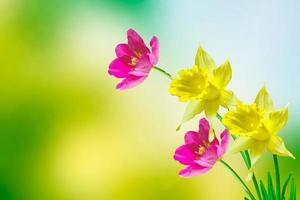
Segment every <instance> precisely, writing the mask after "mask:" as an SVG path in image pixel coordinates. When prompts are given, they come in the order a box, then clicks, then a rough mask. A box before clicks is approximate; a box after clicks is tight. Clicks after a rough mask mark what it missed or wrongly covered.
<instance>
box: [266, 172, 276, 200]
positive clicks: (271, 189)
mask: <svg viewBox="0 0 300 200" xmlns="http://www.w3.org/2000/svg"><path fill="white" fill-rule="evenodd" d="M268 197H269V200H275V199H276V198H275V191H274V187H273V182H272V177H271V174H270V172H268Z"/></svg>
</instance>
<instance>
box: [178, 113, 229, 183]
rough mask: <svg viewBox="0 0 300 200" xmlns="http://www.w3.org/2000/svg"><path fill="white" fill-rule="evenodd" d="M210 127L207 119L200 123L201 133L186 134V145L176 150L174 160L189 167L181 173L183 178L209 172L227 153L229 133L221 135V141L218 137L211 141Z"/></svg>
mask: <svg viewBox="0 0 300 200" xmlns="http://www.w3.org/2000/svg"><path fill="white" fill-rule="evenodd" d="M212 132H214V131H212ZM209 133H210V125H209V123H208V121H207V120H206V119H205V118H202V119H201V120H200V121H199V131H198V132H195V131H189V132H187V133H186V134H185V138H184V139H185V144H184V145H182V146H180V147H179V148H177V149H176V151H175V155H174V159H175V160H177V161H179V162H180V163H181V164H183V165H186V166H187V167H186V168H185V169H183V170H181V171H180V172H179V175H180V176H182V177H186V178H188V177H193V176H199V175H203V174H205V173H206V172H208V171H209V170H210V169H211V168H212V167H213V166H214V164H215V163H216V162H217V161H218V160H219V159H221V157H222V156H223V155H224V153H225V152H226V149H227V146H228V143H229V139H230V138H229V133H228V131H227V130H224V131H223V132H222V133H221V141H220V142H219V141H218V139H217V138H216V136H214V138H213V139H212V141H210V140H209Z"/></svg>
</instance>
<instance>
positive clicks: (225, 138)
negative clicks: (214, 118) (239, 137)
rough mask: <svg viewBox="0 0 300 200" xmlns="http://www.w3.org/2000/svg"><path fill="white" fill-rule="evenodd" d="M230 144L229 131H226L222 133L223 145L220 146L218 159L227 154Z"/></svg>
mask: <svg viewBox="0 0 300 200" xmlns="http://www.w3.org/2000/svg"><path fill="white" fill-rule="evenodd" d="M229 142H230V136H229V132H228V130H224V131H223V132H222V133H221V144H220V145H219V146H218V157H221V156H223V155H224V154H225V152H226V151H227V148H228V144H229Z"/></svg>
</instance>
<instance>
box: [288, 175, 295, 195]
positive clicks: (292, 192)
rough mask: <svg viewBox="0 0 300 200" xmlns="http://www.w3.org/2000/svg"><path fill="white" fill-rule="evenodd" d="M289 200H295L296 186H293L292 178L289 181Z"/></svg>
mask: <svg viewBox="0 0 300 200" xmlns="http://www.w3.org/2000/svg"><path fill="white" fill-rule="evenodd" d="M289 200H296V186H295V181H294V178H293V177H292V180H291V192H290V198H289Z"/></svg>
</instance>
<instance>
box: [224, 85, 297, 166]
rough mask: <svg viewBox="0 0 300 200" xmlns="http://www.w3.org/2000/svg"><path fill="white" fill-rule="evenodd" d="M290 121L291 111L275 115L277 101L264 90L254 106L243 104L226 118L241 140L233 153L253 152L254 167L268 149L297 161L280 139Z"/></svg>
mask: <svg viewBox="0 0 300 200" xmlns="http://www.w3.org/2000/svg"><path fill="white" fill-rule="evenodd" d="M287 121H288V108H287V107H285V108H283V109H282V110H279V111H275V110H274V106H273V101H272V99H271V97H270V96H269V94H268V92H267V90H266V88H265V87H263V88H262V89H261V90H260V91H259V93H258V94H257V96H256V99H255V102H254V103H253V104H251V105H245V104H243V103H239V104H238V105H237V107H236V109H235V110H232V111H229V112H228V113H226V114H225V116H224V118H223V120H222V123H223V124H224V126H225V127H226V128H227V129H228V130H229V132H230V133H231V134H232V135H237V136H240V137H239V138H238V139H236V140H235V142H234V143H233V147H232V149H231V150H230V152H232V153H233V152H239V151H243V150H246V149H249V150H250V154H251V158H252V159H251V160H252V164H254V163H255V162H256V161H257V160H258V159H259V158H260V157H261V156H262V154H263V153H264V151H265V150H266V149H268V150H269V151H270V152H271V153H273V154H276V155H279V156H290V157H292V158H294V156H293V155H292V154H291V153H290V152H289V151H288V150H287V148H286V147H285V144H284V142H283V140H282V138H281V137H279V136H278V135H277V134H278V132H279V131H280V130H281V129H282V128H283V127H284V126H285V125H286V123H287Z"/></svg>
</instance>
